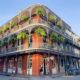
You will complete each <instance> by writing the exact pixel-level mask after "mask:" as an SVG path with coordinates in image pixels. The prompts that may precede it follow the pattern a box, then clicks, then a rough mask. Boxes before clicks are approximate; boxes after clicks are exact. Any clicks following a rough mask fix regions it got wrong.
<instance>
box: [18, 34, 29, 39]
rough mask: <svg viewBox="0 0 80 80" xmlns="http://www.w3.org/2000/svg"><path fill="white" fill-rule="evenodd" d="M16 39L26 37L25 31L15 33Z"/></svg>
mask: <svg viewBox="0 0 80 80" xmlns="http://www.w3.org/2000/svg"><path fill="white" fill-rule="evenodd" d="M17 39H28V34H26V33H25V32H20V33H19V34H18V35H17Z"/></svg>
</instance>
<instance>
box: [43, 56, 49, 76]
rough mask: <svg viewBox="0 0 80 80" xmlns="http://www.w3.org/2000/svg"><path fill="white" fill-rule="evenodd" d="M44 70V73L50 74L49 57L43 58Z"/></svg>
mask: <svg viewBox="0 0 80 80" xmlns="http://www.w3.org/2000/svg"><path fill="white" fill-rule="evenodd" d="M42 68H43V69H42V70H43V72H42V73H43V75H48V74H49V72H50V71H49V58H48V57H47V58H43V63H42Z"/></svg>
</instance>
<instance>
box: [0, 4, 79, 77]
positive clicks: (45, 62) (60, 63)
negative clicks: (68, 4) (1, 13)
mask: <svg viewBox="0 0 80 80" xmlns="http://www.w3.org/2000/svg"><path fill="white" fill-rule="evenodd" d="M69 67H76V68H78V67H80V37H79V36H77V35H76V34H75V33H74V32H73V31H72V30H71V27H70V26H69V25H68V24H66V23H65V22H64V21H63V20H62V19H61V18H60V17H58V16H57V15H56V14H55V13H54V12H52V11H51V10H50V9H48V8H47V7H46V6H44V5H41V4H37V5H33V6H31V7H29V8H27V9H25V10H23V11H22V12H20V13H19V14H18V15H17V16H15V17H13V18H12V19H11V20H10V21H8V22H7V23H5V24H4V25H2V26H1V27H0V72H3V73H9V74H23V75H33V76H38V75H54V74H58V73H66V70H67V69H68V68H69Z"/></svg>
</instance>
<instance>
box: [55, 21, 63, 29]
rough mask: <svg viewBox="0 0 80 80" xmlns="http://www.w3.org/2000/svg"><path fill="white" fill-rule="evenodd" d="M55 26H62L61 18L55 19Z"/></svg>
mask: <svg viewBox="0 0 80 80" xmlns="http://www.w3.org/2000/svg"><path fill="white" fill-rule="evenodd" d="M56 26H58V27H59V28H62V26H63V22H62V20H57V22H56Z"/></svg>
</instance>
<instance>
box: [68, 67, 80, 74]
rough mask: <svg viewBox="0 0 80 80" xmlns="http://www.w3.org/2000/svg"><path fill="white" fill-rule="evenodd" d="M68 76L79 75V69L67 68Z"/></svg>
mask: <svg viewBox="0 0 80 80" xmlns="http://www.w3.org/2000/svg"><path fill="white" fill-rule="evenodd" d="M67 74H68V75H78V74H80V68H69V69H67Z"/></svg>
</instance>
